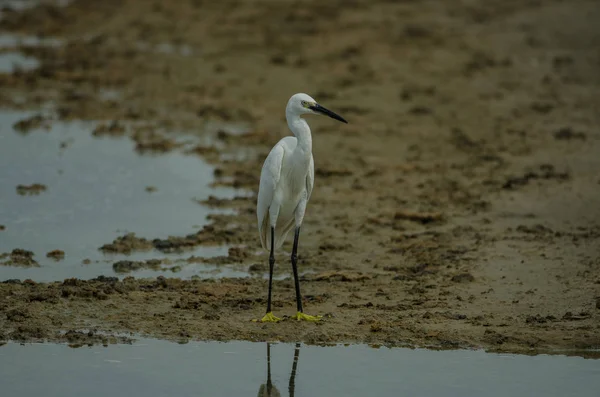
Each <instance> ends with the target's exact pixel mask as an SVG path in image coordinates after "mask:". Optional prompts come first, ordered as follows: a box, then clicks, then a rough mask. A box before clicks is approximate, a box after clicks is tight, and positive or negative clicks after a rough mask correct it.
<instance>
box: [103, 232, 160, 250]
mask: <svg viewBox="0 0 600 397" xmlns="http://www.w3.org/2000/svg"><path fill="white" fill-rule="evenodd" d="M152 248H153V244H152V242H150V241H148V240H147V239H145V238H143V237H136V235H135V233H128V234H126V235H124V236H121V237H118V238H116V239H115V240H114V241H113V242H112V243H110V244H104V245H103V246H102V247H100V250H101V251H104V252H111V253H120V254H129V253H131V252H132V251H147V250H150V249H152Z"/></svg>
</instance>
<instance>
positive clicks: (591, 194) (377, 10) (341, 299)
mask: <svg viewBox="0 0 600 397" xmlns="http://www.w3.org/2000/svg"><path fill="white" fill-rule="evenodd" d="M599 18H600V5H598V3H597V2H595V1H574V2H564V1H552V0H547V1H536V2H527V3H524V2H522V1H472V2H468V3H464V2H458V1H435V0H432V1H424V2H413V1H408V2H390V1H367V0H365V1H358V0H357V1H328V2H326V3H323V2H316V1H313V0H307V1H304V2H301V3H293V2H288V1H281V2H274V1H273V2H271V1H247V2H242V3H240V4H238V3H237V2H231V1H221V2H218V3H215V2H206V1H195V2H185V3H182V2H176V3H169V5H168V6H167V5H166V4H164V3H161V2H139V1H104V2H100V1H98V2H95V1H73V2H72V3H70V4H69V5H68V6H66V7H54V6H40V7H36V8H32V9H28V10H23V11H10V10H4V11H3V20H2V21H0V29H1V30H2V31H8V32H16V33H23V34H28V35H34V34H38V35H44V36H52V37H57V38H60V39H63V40H64V42H65V44H64V45H63V46H58V47H55V46H53V47H44V46H35V45H33V46H31V45H30V46H21V47H20V51H21V52H22V53H23V54H25V55H27V56H31V57H35V58H37V59H38V60H39V62H40V66H39V68H37V69H34V70H18V71H17V72H16V73H13V74H11V75H7V74H3V75H0V85H2V87H3V89H2V91H1V92H0V105H2V106H5V107H12V108H22V109H25V108H26V109H29V108H33V107H36V106H40V105H41V104H46V103H52V104H53V105H54V107H55V111H56V113H57V114H58V116H59V117H60V118H61V119H63V120H69V119H83V120H87V119H95V120H103V121H105V122H106V128H104V129H99V130H98V134H99V135H102V134H118V135H124V136H129V137H130V138H131V139H133V141H134V142H135V143H136V149H137V150H138V151H140V152H144V151H152V152H158V153H163V152H169V151H175V150H182V151H186V152H187V153H188V154H189V155H194V156H201V157H202V158H203V159H204V160H206V161H208V162H210V163H211V164H213V165H215V166H216V167H217V168H216V170H215V185H218V186H230V187H236V188H247V189H251V190H252V191H254V192H256V190H257V188H258V178H259V175H260V167H261V165H262V161H263V160H264V157H265V156H266V154H267V153H268V151H269V150H270V148H271V147H272V145H274V144H275V143H276V142H277V141H278V140H279V139H280V138H281V137H282V136H284V135H288V134H289V132H288V131H287V127H286V124H285V119H284V107H285V103H286V101H287V99H288V98H289V96H290V95H291V94H292V93H295V92H307V93H309V94H310V95H312V96H313V97H315V99H317V100H318V101H320V102H321V103H322V104H323V105H325V106H327V107H328V108H330V109H332V110H334V111H336V112H338V113H339V114H341V115H342V116H344V117H345V118H346V119H348V121H349V124H348V125H342V124H339V123H335V122H334V121H332V120H329V119H325V118H317V117H311V118H310V120H309V123H310V125H311V127H312V129H313V144H314V147H313V152H314V157H315V167H316V182H315V190H314V192H313V196H312V197H311V202H310V203H309V207H308V209H307V215H306V219H305V225H304V227H303V231H302V236H301V240H300V251H299V255H300V265H301V268H302V269H303V270H310V271H311V272H312V273H310V274H307V275H305V276H304V277H303V280H302V284H301V285H302V288H303V291H302V292H303V294H304V295H305V309H306V311H307V312H308V313H311V314H317V313H318V314H326V317H325V319H324V321H323V323H322V324H305V323H301V324H296V323H295V322H293V321H292V320H287V321H284V322H282V323H279V324H257V323H253V322H251V321H250V320H251V319H252V318H256V317H260V316H261V315H262V314H263V311H264V308H265V301H266V281H264V280H262V279H255V278H250V279H222V280H218V281H214V280H178V279H162V278H161V279H154V280H137V279H125V280H123V281H117V280H113V279H106V278H104V279H100V280H95V281H82V280H66V281H64V282H62V281H61V282H55V283H33V282H16V281H15V282H4V283H2V284H0V297H1V298H0V310H1V311H2V312H3V313H5V318H4V319H2V318H1V317H0V337H1V338H2V339H14V340H24V341H30V340H38V339H43V340H53V341H54V340H61V341H63V340H68V336H66V335H63V334H62V333H61V331H69V330H71V331H78V330H83V329H85V330H92V332H91V334H90V336H89V338H92V339H91V340H92V342H94V343H95V342H98V339H97V338H96V339H94V338H95V337H94V335H95V334H94V331H104V332H108V333H117V332H134V333H140V334H142V335H148V336H157V337H164V338H168V339H181V338H183V339H211V340H232V339H244V340H265V339H269V340H282V341H303V342H307V343H335V342H366V343H375V344H388V345H406V346H432V347H439V348H456V347H481V348H485V349H489V350H500V351H515V352H535V351H547V350H552V349H562V350H580V349H590V348H597V347H598V345H600V205H599V202H598V201H599V199H598V198H599V197H600V172H599V171H598V170H599V169H600V156H598V153H600V129H599V126H600V113H598V108H600V74H598V70H599V68H600V54H599V53H598V51H597V48H599V46H600V29H599V28H598V27H597V23H596V22H597V21H598V19H599ZM107 92H110V93H111V95H107V94H106V93H107ZM140 120H143V121H144V122H146V124H145V126H144V127H131V128H129V127H128V128H118V124H114V122H117V123H118V122H122V121H140ZM39 121H40V120H39V118H38V119H32V121H31V122H33V123H37V122H39ZM148 122H149V123H148ZM211 122H219V123H233V124H236V123H245V124H246V125H249V126H250V128H249V131H250V132H249V133H246V134H239V133H234V132H233V131H227V130H223V129H211V128H209V126H210V125H211V124H210V123H211ZM26 126H27V123H24V124H22V125H21V127H23V128H26ZM182 137H184V138H190V139H192V140H194V139H195V140H197V142H198V143H197V144H196V145H195V146H194V147H193V148H192V149H190V148H184V147H181V145H179V141H178V139H179V138H182ZM207 138H208V139H207ZM67 150H68V149H67ZM47 189H48V191H51V190H52V186H48V187H47ZM42 194H44V193H42ZM204 204H205V205H210V206H213V207H215V208H232V209H235V210H236V211H238V213H237V214H218V215H211V217H210V221H211V224H209V225H207V226H205V227H204V228H203V229H202V230H200V231H199V232H197V233H193V234H186V233H183V232H182V234H181V235H180V236H175V237H172V238H168V239H165V238H163V237H160V236H152V235H149V236H141V237H143V238H144V239H145V240H140V241H135V242H132V244H134V248H135V246H136V244H142V246H144V244H145V245H146V246H147V245H152V246H153V247H154V248H157V249H160V250H165V252H168V251H169V250H175V249H191V248H193V247H197V246H200V245H207V246H210V245H218V244H228V245H232V248H231V249H230V250H229V256H228V257H227V259H224V262H228V263H237V264H238V265H240V266H247V267H251V266H253V267H254V268H255V269H259V270H260V269H261V268H262V269H265V268H266V263H267V262H266V260H267V256H266V254H265V253H262V252H260V243H259V240H258V236H257V233H256V230H255V213H254V205H255V198H254V197H237V198H235V199H231V200H221V199H214V200H207V201H206V202H205V203H204ZM1 221H2V220H1V219H0V222H1ZM90 227H93V225H90ZM111 243H112V242H111V241H104V242H98V248H100V247H101V246H104V245H105V244H111ZM24 245H25V246H24V247H14V248H25V249H26V244H25V243H24ZM290 245H291V244H290V242H288V243H287V244H286V245H285V246H284V251H285V252H281V253H280V255H278V258H277V265H276V266H278V267H279V268H286V267H289V266H290V265H289V261H288V255H289V254H288V253H287V252H289V250H290V248H291V247H290ZM123 249H131V247H126V246H125V247H124V248H123ZM67 254H68V253H67ZM263 266H264V268H263ZM274 288H275V289H274V293H275V295H274V298H275V312H276V314H280V315H292V314H293V313H294V301H293V297H294V292H293V283H292V281H290V280H289V279H288V280H280V281H276V282H275V283H274ZM67 335H68V334H67ZM71 335H72V333H71ZM82 335H83V336H82V337H83V338H86V336H85V335H88V334H87V333H82Z"/></svg>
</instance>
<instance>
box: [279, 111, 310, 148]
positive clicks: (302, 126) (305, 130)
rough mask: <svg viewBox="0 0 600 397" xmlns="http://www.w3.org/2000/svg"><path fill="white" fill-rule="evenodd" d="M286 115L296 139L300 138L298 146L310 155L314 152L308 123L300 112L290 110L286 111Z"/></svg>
mask: <svg viewBox="0 0 600 397" xmlns="http://www.w3.org/2000/svg"><path fill="white" fill-rule="evenodd" d="M285 116H286V118H287V123H288V127H289V128H290V130H291V131H292V132H293V133H294V135H295V136H296V139H298V146H296V148H297V149H301V150H303V151H304V152H306V155H310V154H311V153H312V135H311V134H310V127H309V126H308V123H307V122H306V120H304V119H303V118H302V117H300V116H299V115H298V114H296V113H293V112H290V111H286V112H285Z"/></svg>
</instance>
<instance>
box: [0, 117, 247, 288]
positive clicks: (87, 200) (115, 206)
mask: <svg viewBox="0 0 600 397" xmlns="http://www.w3.org/2000/svg"><path fill="white" fill-rule="evenodd" d="M36 114H38V112H22V111H2V112H0V225H3V226H4V227H5V229H4V230H0V253H3V252H10V251H12V250H13V249H14V248H22V249H25V250H29V251H33V252H34V254H35V256H34V259H35V260H36V261H37V262H38V263H39V265H40V267H32V268H22V267H13V266H0V279H3V280H6V279H11V278H18V279H26V278H31V279H33V280H35V281H51V280H63V279H65V278H69V277H78V278H93V277H97V276H99V275H115V273H114V271H113V269H112V263H113V262H116V261H119V260H135V261H138V260H147V259H153V258H156V259H162V258H165V257H166V258H170V259H173V260H176V259H177V258H188V257H190V256H192V255H194V256H200V257H212V256H217V255H227V247H199V248H197V249H195V250H193V251H186V252H185V253H184V254H179V255H177V254H164V253H161V252H159V251H148V252H136V253H134V254H132V255H128V256H125V255H104V254H103V253H102V252H101V251H99V250H98V248H99V247H100V246H102V245H103V244H106V243H110V242H111V241H112V240H114V239H115V238H116V237H119V236H122V235H124V234H125V233H129V232H133V233H136V235H138V236H140V237H147V238H166V237H168V236H169V235H174V236H182V235H186V234H190V233H193V232H195V231H197V230H198V229H199V228H201V227H202V226H203V225H204V224H206V217H207V216H208V215H209V214H211V213H217V212H218V211H216V210H214V209H211V208H208V207H205V206H202V205H199V204H198V203H197V202H196V201H194V199H200V200H202V199H206V198H208V196H209V195H214V196H217V197H221V198H225V197H233V196H236V195H243V194H247V193H246V192H245V191H240V190H234V189H230V188H214V189H213V188H209V185H210V183H211V182H212V181H213V168H212V167H211V166H210V165H208V164H206V163H204V162H203V161H202V160H201V159H199V158H198V157H194V156H185V155H182V154H179V153H167V154H161V155H143V156H140V155H138V154H136V153H135V151H134V146H135V145H134V143H133V142H132V141H130V140H129V139H128V138H108V137H102V138H96V137H93V136H92V135H91V131H92V130H93V128H94V124H93V123H91V122H69V123H62V122H52V123H51V127H50V129H49V130H47V129H45V128H43V127H41V128H37V129H34V130H30V131H29V132H28V133H27V134H21V133H17V132H15V131H14V129H13V127H12V126H13V125H14V124H15V123H16V122H18V121H20V120H23V119H26V118H29V117H31V116H34V115H36ZM34 184H40V185H43V186H44V187H45V190H44V189H37V190H33V189H21V190H19V192H21V193H22V194H18V190H17V186H18V185H24V186H31V185H34ZM148 187H152V188H153V189H155V190H153V189H147V188H148ZM56 249H58V250H62V251H64V252H65V258H64V259H63V260H60V261H55V260H54V259H51V258H47V257H46V253H48V252H50V251H53V250H56ZM85 259H89V260H91V262H92V263H90V264H83V261H84V260H85ZM96 261H99V263H96ZM175 265H178V266H180V267H179V269H178V270H179V271H178V272H177V273H176V276H177V277H191V276H194V275H198V276H201V277H203V276H210V277H214V276H215V274H214V272H215V267H214V266H205V265H203V264H197V263H196V264H183V265H182V264H181V263H175ZM220 268H221V269H223V271H222V272H221V273H219V275H222V276H232V277H235V276H240V275H247V273H246V272H237V271H234V270H231V269H230V270H227V268H226V267H220ZM160 274H164V275H165V276H171V277H172V276H173V275H174V273H173V272H172V271H170V270H168V269H166V270H164V271H153V270H150V269H146V270H139V271H135V272H132V273H125V274H119V275H120V276H122V277H124V276H127V275H133V276H135V277H143V276H153V277H154V276H157V275H160Z"/></svg>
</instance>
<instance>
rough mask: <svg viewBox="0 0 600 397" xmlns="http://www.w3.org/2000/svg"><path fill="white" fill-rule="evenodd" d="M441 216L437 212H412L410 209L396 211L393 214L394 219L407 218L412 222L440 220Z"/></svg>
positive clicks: (424, 222)
mask: <svg viewBox="0 0 600 397" xmlns="http://www.w3.org/2000/svg"><path fill="white" fill-rule="evenodd" d="M442 218H443V216H442V214H441V213H439V212H412V211H398V212H396V214H395V215H394V219H396V220H407V221H413V222H420V223H423V224H426V223H432V222H436V221H440V220H442Z"/></svg>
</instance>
